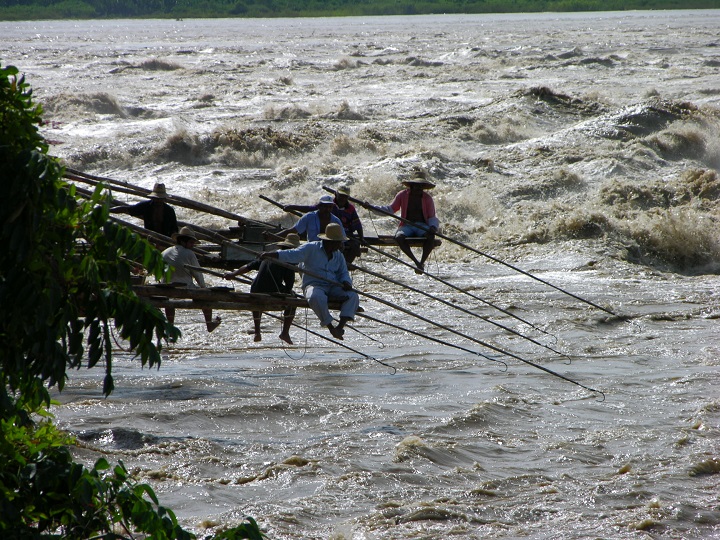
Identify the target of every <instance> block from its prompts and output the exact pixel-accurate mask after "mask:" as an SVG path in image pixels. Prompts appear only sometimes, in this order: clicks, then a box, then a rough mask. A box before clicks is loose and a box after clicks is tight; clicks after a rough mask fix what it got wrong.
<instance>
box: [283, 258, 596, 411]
mask: <svg viewBox="0 0 720 540" xmlns="http://www.w3.org/2000/svg"><path fill="white" fill-rule="evenodd" d="M269 260H270V261H272V263H273V264H278V265H280V266H285V267H288V268H292V269H294V270H296V271H298V272H301V273H304V274H308V275H310V276H312V277H315V278H317V279H322V280H323V281H326V282H327V283H330V284H331V285H336V286H338V287H342V284H341V283H339V282H337V281H333V280H329V279H327V278H325V277H323V276H321V275H320V274H317V273H315V272H312V271H309V270H307V269H306V268H299V267H296V266H293V265H291V264H289V263H285V262H282V261H279V260H278V259H274V258H270V259H269ZM351 290H353V291H354V292H356V293H357V294H359V295H362V296H364V297H366V298H370V299H371V300H375V301H376V302H379V303H380V304H383V305H385V306H388V307H391V308H393V309H396V310H397V311H400V312H402V313H405V314H406V315H410V316H411V317H415V318H416V319H419V320H421V321H423V322H426V323H428V324H431V325H433V326H436V327H438V328H441V329H443V330H446V331H448V332H451V333H453V334H455V335H457V336H460V337H463V338H465V339H467V340H469V341H473V342H475V343H477V344H479V345H482V346H483V347H486V348H488V349H490V350H493V351H495V352H498V353H501V354H504V355H506V356H509V357H511V358H515V359H516V360H519V361H520V362H523V363H525V364H527V365H529V366H532V367H534V368H537V369H539V370H541V371H544V372H546V373H548V374H550V375H553V376H555V377H558V378H560V379H563V380H564V381H567V382H570V383H572V384H574V385H576V386H579V387H580V388H584V389H585V390H589V391H591V392H596V393H598V394H601V395H602V396H603V401H604V400H605V394H604V393H603V392H601V391H600V390H596V389H594V388H591V387H589V386H586V385H584V384H582V383H579V382H577V381H574V380H573V379H570V378H569V377H566V376H565V375H561V374H560V373H557V372H556V371H553V370H551V369H549V368H546V367H545V366H542V365H540V364H537V363H535V362H532V361H530V360H526V359H525V358H523V357H521V356H519V355H517V354H515V353H512V352H509V351H505V350H503V349H501V348H500V347H496V346H495V345H492V344H491V343H487V342H485V341H483V340H480V339H477V338H474V337H472V336H469V335H467V334H464V333H462V332H460V331H458V330H455V329H454V328H450V327H449V326H446V325H443V324H440V323H437V322H435V321H433V320H431V319H428V318H427V317H423V316H422V315H419V314H417V313H415V312H414V311H412V310H409V309H406V308H403V307H402V306H398V305H397V304H396V303H393V302H390V301H388V300H385V299H384V298H380V297H378V296H375V295H373V294H370V293H366V292H363V291H360V290H358V289H355V288H352V289H351Z"/></svg>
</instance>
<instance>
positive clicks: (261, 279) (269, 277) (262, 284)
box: [223, 233, 300, 345]
mask: <svg viewBox="0 0 720 540" xmlns="http://www.w3.org/2000/svg"><path fill="white" fill-rule="evenodd" d="M299 245H300V237H299V236H298V235H297V234H295V233H290V234H288V235H287V238H285V240H284V241H282V242H279V243H278V244H277V246H278V247H279V248H280V249H291V248H296V247H298V246H299ZM251 270H257V271H258V273H257V275H256V276H255V279H254V280H253V282H252V285H251V286H250V292H251V293H265V294H269V293H285V294H290V293H291V292H292V288H293V285H294V284H295V272H294V271H293V270H290V269H289V268H286V267H284V266H279V265H277V264H272V263H271V262H270V261H268V260H262V259H255V260H254V261H251V262H249V263H247V264H246V265H245V266H241V267H240V268H238V269H237V270H235V271H234V272H229V273H227V274H224V275H223V277H224V278H225V279H230V278H233V277H235V276H239V275H241V274H247V273H248V272H250V271H251ZM252 315H253V324H254V325H255V341H261V340H262V333H261V331H260V318H261V317H262V311H253V312H252ZM294 319H295V308H294V307H288V308H285V310H284V311H283V326H282V331H281V332H280V335H279V336H278V337H279V338H280V339H281V340H283V341H284V342H285V343H288V344H290V345H292V339H291V338H290V325H292V322H293V320H294Z"/></svg>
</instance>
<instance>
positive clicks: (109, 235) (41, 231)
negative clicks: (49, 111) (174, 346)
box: [0, 66, 179, 410]
mask: <svg viewBox="0 0 720 540" xmlns="http://www.w3.org/2000/svg"><path fill="white" fill-rule="evenodd" d="M41 114H42V108H41V107H40V106H39V105H37V106H36V105H34V104H33V102H32V91H31V90H30V89H29V87H28V84H27V83H26V82H25V80H24V77H22V76H18V71H17V69H16V68H14V67H12V66H10V67H5V68H0V120H1V123H0V125H1V126H2V127H1V128H0V162H2V163H4V164H6V168H5V170H6V173H5V181H4V184H3V187H4V191H5V197H4V198H3V203H2V206H0V223H1V224H2V230H1V231H0V241H2V245H3V246H4V247H5V249H3V250H2V252H0V304H2V305H3V306H12V309H3V310H2V311H0V351H2V353H0V354H1V355H2V356H1V357H0V368H1V371H0V376H1V377H2V382H3V384H2V386H0V410H4V409H6V408H8V407H12V400H11V395H10V394H9V393H8V392H11V393H12V392H20V396H21V397H24V398H28V399H29V398H31V397H32V398H33V399H37V398H38V397H39V398H41V400H42V401H43V402H45V403H46V404H47V403H48V402H49V396H48V393H47V391H45V390H44V387H43V385H42V384H43V383H46V384H47V385H49V386H57V387H58V388H59V389H62V387H63V385H64V382H65V378H66V370H67V369H68V368H79V367H81V366H82V365H83V362H84V361H85V359H86V358H87V366H88V367H93V366H95V365H96V364H98V362H100V361H101V360H102V361H103V362H104V365H105V371H106V376H105V383H104V392H105V394H106V395H107V394H109V393H110V392H111V391H112V388H113V380H112V355H111V349H110V345H111V342H112V341H111V335H110V332H111V324H112V323H114V326H115V328H117V330H118V332H119V334H120V336H121V337H123V338H125V339H128V340H129V341H130V346H131V347H132V349H133V350H135V351H136V353H137V354H138V356H139V357H140V359H141V362H142V364H143V365H145V364H146V363H147V364H149V366H156V365H157V366H159V365H160V350H161V349H162V343H163V341H168V340H169V341H173V340H175V339H177V337H178V336H179V331H178V330H177V329H176V328H175V327H173V326H172V325H170V324H169V323H168V322H167V321H166V319H165V317H164V316H163V315H162V313H161V312H160V311H159V310H158V309H156V308H153V307H151V306H149V305H148V304H147V303H145V302H142V301H141V300H140V299H139V298H138V297H137V296H136V295H135V294H134V293H133V292H132V289H131V285H130V275H131V272H132V269H133V267H134V264H135V262H134V261H138V262H140V263H142V264H143V265H144V266H145V267H146V268H148V269H149V270H151V271H152V272H154V273H155V275H156V276H157V277H162V276H163V273H164V271H165V270H164V264H163V261H162V256H161V254H160V253H159V252H158V251H157V250H156V249H155V248H153V247H152V246H151V245H150V244H148V243H147V242H146V241H145V240H143V239H141V238H140V237H138V236H137V235H135V234H133V233H131V232H130V231H129V230H128V229H126V228H125V227H122V226H120V225H118V224H116V223H112V222H109V221H108V216H109V202H108V200H107V199H106V198H105V196H104V195H103V193H102V191H101V189H102V188H101V187H98V189H97V190H96V191H95V193H94V195H93V196H92V198H91V199H90V200H88V201H84V202H78V200H77V199H76V197H75V188H74V186H72V185H68V184H67V183H66V182H64V181H63V179H62V173H63V170H62V167H61V165H60V163H59V162H58V161H57V160H56V159H53V158H51V157H49V156H48V155H47V145H46V144H45V142H44V140H43V139H42V137H41V136H40V134H39V132H38V126H39V124H40V123H41V119H40V115H41ZM37 405H39V403H38V402H33V403H30V406H31V408H35V407H36V406H37Z"/></svg>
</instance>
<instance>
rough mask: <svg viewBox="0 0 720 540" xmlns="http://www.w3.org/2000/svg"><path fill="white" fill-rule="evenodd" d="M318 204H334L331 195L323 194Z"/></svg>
mask: <svg viewBox="0 0 720 540" xmlns="http://www.w3.org/2000/svg"><path fill="white" fill-rule="evenodd" d="M318 204H335V201H333V198H332V195H323V196H322V197H320V200H319V201H318Z"/></svg>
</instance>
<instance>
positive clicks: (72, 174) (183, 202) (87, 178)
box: [64, 168, 272, 227]
mask: <svg viewBox="0 0 720 540" xmlns="http://www.w3.org/2000/svg"><path fill="white" fill-rule="evenodd" d="M64 176H65V178H67V179H68V180H75V181H76V182H83V183H86V184H90V185H93V186H95V185H97V184H99V183H103V184H105V185H106V186H107V187H108V189H111V190H112V189H114V190H115V191H119V192H121V193H128V194H130V195H137V196H140V197H147V196H148V195H149V194H150V193H152V190H151V189H147V188H143V187H140V186H135V185H133V184H130V183H129V182H123V181H120V180H113V179H112V178H105V177H102V176H95V175H92V174H88V173H85V172H82V171H78V170H76V169H71V168H66V169H65V175H64ZM167 200H168V202H172V203H173V204H175V205H177V206H182V207H184V208H190V209H192V210H197V211H200V212H206V213H208V214H213V215H216V216H220V217H224V218H227V219H231V220H234V221H237V222H238V223H258V224H260V225H265V226H268V227H272V225H270V224H269V223H263V222H262V221H257V220H254V219H249V218H246V217H243V216H241V215H239V214H235V213H233V212H228V211H227V210H223V209H222V208H217V207H215V206H211V205H209V204H205V203H201V202H198V201H193V200H192V199H188V198H186V197H181V196H180V195H172V194H168V198H167Z"/></svg>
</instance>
